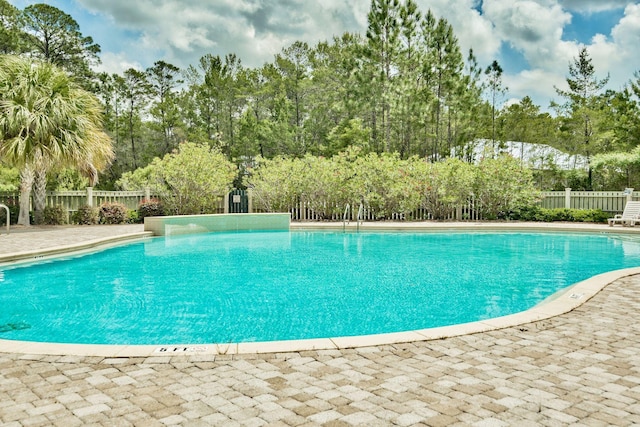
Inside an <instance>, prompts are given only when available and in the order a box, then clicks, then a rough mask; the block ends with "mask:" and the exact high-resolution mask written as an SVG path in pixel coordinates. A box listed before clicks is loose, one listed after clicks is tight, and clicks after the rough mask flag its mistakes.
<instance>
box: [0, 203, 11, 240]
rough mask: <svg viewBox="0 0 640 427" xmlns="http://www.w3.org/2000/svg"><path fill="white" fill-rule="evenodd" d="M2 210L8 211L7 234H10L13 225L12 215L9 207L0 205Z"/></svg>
mask: <svg viewBox="0 0 640 427" xmlns="http://www.w3.org/2000/svg"><path fill="white" fill-rule="evenodd" d="M0 208H4V209H5V211H7V234H9V224H11V213H10V212H9V206H7V205H3V204H2V203H0Z"/></svg>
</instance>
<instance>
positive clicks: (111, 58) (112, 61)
mask: <svg viewBox="0 0 640 427" xmlns="http://www.w3.org/2000/svg"><path fill="white" fill-rule="evenodd" d="M100 58H101V59H102V62H101V63H100V64H99V65H97V66H96V67H95V71H97V72H105V73H108V74H114V73H115V74H122V73H123V72H124V71H125V70H128V69H129V68H135V69H136V70H143V69H144V68H145V67H143V66H142V65H141V64H140V63H139V62H137V61H132V60H131V59H130V58H129V55H128V54H126V53H124V52H120V53H112V52H104V53H103V54H102V55H101V56H100Z"/></svg>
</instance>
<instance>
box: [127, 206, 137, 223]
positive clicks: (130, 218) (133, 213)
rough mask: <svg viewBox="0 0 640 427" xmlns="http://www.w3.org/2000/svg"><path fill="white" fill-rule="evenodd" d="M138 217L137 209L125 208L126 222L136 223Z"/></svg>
mask: <svg viewBox="0 0 640 427" xmlns="http://www.w3.org/2000/svg"><path fill="white" fill-rule="evenodd" d="M139 222H140V218H139V217H138V211H137V210H135V209H128V210H127V224H138V223H139Z"/></svg>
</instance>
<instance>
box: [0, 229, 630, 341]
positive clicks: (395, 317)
mask: <svg viewBox="0 0 640 427" xmlns="http://www.w3.org/2000/svg"><path fill="white" fill-rule="evenodd" d="M639 265H640V243H639V241H638V239H636V238H625V239H619V238H615V237H613V236H607V235H594V234H577V233H573V234H562V233H510V232H491V233H489V232H472V233H468V232H464V233H463V232H429V233H408V232H397V233H396V232H384V233H382V232H371V233H341V232H327V231H293V232H253V233H210V234H201V235H189V236H171V237H166V238H153V239H147V240H145V241H142V242H138V243H131V244H127V245H123V246H119V247H114V248H110V249H105V250H101V251H98V252H95V253H91V254H85V255H82V256H73V257H68V258H61V259H59V260H47V261H43V262H40V263H32V264H24V265H12V266H5V267H0V272H1V273H2V277H3V279H2V281H0V303H1V304H2V307H5V309H3V310H2V311H1V312H0V338H2V339H16V340H26V341H43V342H63V343H70V342H73V343H100V344H180V343H183V344H184V343H191V344H202V343H226V342H253V341H273V340H290V339H304V338H323V337H339V336H352V335H365V334H375V333H386V332H398V331H406V330H416V329H424V328H430V327H437V326H445V325H452V324H458V323H465V322H471V321H476V320H483V319H488V318H493V317H498V316H503V315H507V314H511V313H516V312H519V311H524V310H526V309H528V308H531V307H532V306H534V305H536V304H537V303H539V302H541V301H543V300H544V299H545V298H547V297H549V296H550V295H552V294H554V293H555V292H557V291H558V290H560V289H563V288H565V287H567V286H569V285H571V284H573V283H576V282H578V281H581V280H583V279H586V278H588V277H591V276H594V275H596V274H599V273H602V272H605V271H611V270H616V269H621V268H627V267H635V266H639ZM2 325H29V327H24V328H22V327H20V328H18V327H9V326H7V327H4V328H3V327H1V326H2Z"/></svg>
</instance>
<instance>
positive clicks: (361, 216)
mask: <svg viewBox="0 0 640 427" xmlns="http://www.w3.org/2000/svg"><path fill="white" fill-rule="evenodd" d="M363 219H364V204H363V203H360V207H359V208H358V215H357V216H356V231H360V225H361V224H362V221H363ZM349 222H351V205H350V204H349V203H347V204H346V206H345V207H344V214H343V215H342V231H345V230H346V228H347V224H349Z"/></svg>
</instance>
